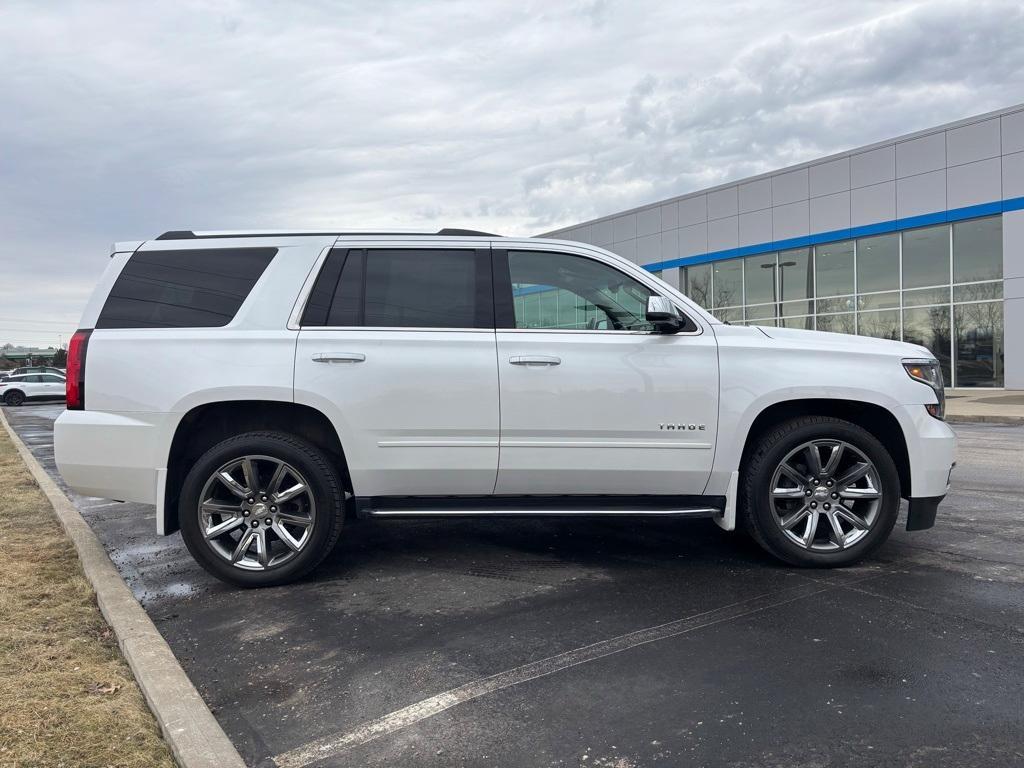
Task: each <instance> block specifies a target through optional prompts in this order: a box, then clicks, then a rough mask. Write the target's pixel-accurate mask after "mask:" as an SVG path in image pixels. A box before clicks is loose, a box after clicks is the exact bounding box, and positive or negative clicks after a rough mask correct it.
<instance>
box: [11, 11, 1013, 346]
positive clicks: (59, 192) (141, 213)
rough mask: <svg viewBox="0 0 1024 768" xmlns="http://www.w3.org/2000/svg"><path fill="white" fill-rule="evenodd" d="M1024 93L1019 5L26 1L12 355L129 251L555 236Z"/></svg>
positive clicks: (15, 20) (15, 152)
mask: <svg viewBox="0 0 1024 768" xmlns="http://www.w3.org/2000/svg"><path fill="white" fill-rule="evenodd" d="M1021 101H1024V8H1022V5H1021V3H1020V2H1019V1H1018V0H1005V1H1003V0H1000V1H999V2H986V1H985V0H971V1H969V2H925V3H921V2H907V3H900V2H891V1H888V2H878V1H875V0H859V1H858V2H847V0H831V2H829V1H828V0H825V1H824V2H823V0H787V2H774V3H772V2H749V1H748V2H737V1H734V0H713V2H704V1H703V0H692V1H691V2H668V1H667V0H663V1H662V2H649V1H647V0H572V1H569V2H558V0H548V1H547V2H533V1H532V0H509V1H507V2H506V1H505V0H501V1H499V0H453V1H452V2H438V1H436V0H435V1H433V2H411V1H408V0H406V1H402V0H365V1H364V2H333V1H332V0H306V1H305V2H300V1H299V0H291V2H284V1H283V0H282V1H281V2H264V1H258V0H253V1H252V2H242V1H241V0H206V1H205V2H182V1H181V0H179V1H178V2H174V3H140V2H137V0H132V1H131V2H62V1H60V0H48V1H47V2H38V1H37V0H30V1H28V2H18V1H17V0H3V1H2V3H0V104H3V117H2V118H0V235H2V237H0V344H3V343H4V342H7V341H9V342H15V343H34V344H40V343H42V344H56V342H57V339H58V335H59V334H62V335H63V338H64V341H65V342H66V340H67V336H68V334H69V333H70V332H71V331H73V330H74V328H75V327H76V324H77V319H78V316H79V313H80V312H81V309H82V306H83V304H84V302H85V299H86V298H87V296H88V294H89V292H90V291H91V290H92V286H93V284H94V282H95V280H96V278H97V276H98V275H99V273H100V271H101V270H102V269H103V266H104V264H105V262H106V259H107V254H108V247H109V244H110V243H111V242H112V241H114V240H133V239H145V238H149V237H153V236H155V235H156V234H158V233H160V232H162V231H164V230H167V229H227V228H279V227H295V228H334V227H338V228H350V229H364V228H375V227H395V228H402V229H404V228H427V229H430V228H435V227H441V226H463V227H476V228H480V229H486V230H488V231H495V232H502V233H507V234H535V233H537V232H540V231H545V230H550V229H554V228H556V227H558V226H561V225H567V224H572V223H575V222H578V221H581V220H584V219H589V218H593V217H595V216H599V215H603V214H607V213H612V212H614V211H617V210H620V209H623V208H627V207H631V206H635V205H639V204H641V203H645V202H651V201H655V200H658V199H661V198H664V197H669V196H672V195H677V194H682V193H684V192H688V191H692V190H695V189H700V188H702V187H705V186H710V185H712V184H717V183H720V182H723V181H727V180H729V179H736V178H742V177H744V176H748V175H750V174H754V173H759V172H762V171H767V170H771V169H773V168H778V167H781V166H784V165H788V164H792V163H796V162H801V161H804V160H810V159H813V158H815V157H817V156H821V155H824V154H828V153H831V152H836V151H840V150H844V149H849V148H851V147H855V146H858V145H862V144H867V143H870V142H872V141H877V140H880V139H884V138H889V137H891V136H895V135H898V134H901V133H907V132H910V131H913V130H917V129H920V128H926V127H929V126H932V125H936V124H939V123H942V122H946V121H950V120H956V119H959V118H962V117H966V116H969V115H972V114H977V113H981V112H985V111H988V110H991V109H996V108H999V107H1003V106H1007V105H1010V104H1014V103H1017V102H1021Z"/></svg>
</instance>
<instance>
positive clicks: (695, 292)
mask: <svg viewBox="0 0 1024 768" xmlns="http://www.w3.org/2000/svg"><path fill="white" fill-rule="evenodd" d="M685 292H686V295H687V296H689V297H690V298H691V299H693V300H694V301H695V302H697V304H699V305H700V306H702V307H703V308H704V309H710V308H711V265H710V264H695V265H694V266H692V267H687V268H686V291H685Z"/></svg>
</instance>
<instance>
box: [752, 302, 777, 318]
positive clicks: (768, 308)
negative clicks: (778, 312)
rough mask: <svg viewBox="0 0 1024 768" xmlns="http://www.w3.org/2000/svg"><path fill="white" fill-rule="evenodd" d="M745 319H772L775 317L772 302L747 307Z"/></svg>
mask: <svg viewBox="0 0 1024 768" xmlns="http://www.w3.org/2000/svg"><path fill="white" fill-rule="evenodd" d="M746 316H747V320H757V321H761V320H774V319H775V305H774V304H758V305H756V306H753V307H747V310H746Z"/></svg>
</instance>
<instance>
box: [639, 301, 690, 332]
mask: <svg viewBox="0 0 1024 768" xmlns="http://www.w3.org/2000/svg"><path fill="white" fill-rule="evenodd" d="M646 319H647V322H649V323H650V324H651V325H653V326H654V330H655V332H656V333H678V332H679V330H680V329H681V328H682V327H683V321H682V319H681V318H680V317H679V314H678V313H677V312H676V308H675V307H674V306H673V305H672V302H671V301H670V300H669V299H667V298H666V297H665V296H648V297H647V318H646Z"/></svg>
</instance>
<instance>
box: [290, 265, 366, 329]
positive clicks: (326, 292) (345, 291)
mask: <svg viewBox="0 0 1024 768" xmlns="http://www.w3.org/2000/svg"><path fill="white" fill-rule="evenodd" d="M362 295H363V251H362V250H346V249H336V250H333V251H331V253H330V254H329V255H328V257H327V260H326V261H325V262H324V266H323V268H322V269H321V270H320V274H319V275H318V276H317V278H316V283H314V284H313V290H312V291H311V292H310V294H309V301H308V302H307V303H306V309H305V311H304V312H303V313H302V324H303V325H331V326H340V327H345V326H353V325H362V324H363V321H362V312H363V306H362Z"/></svg>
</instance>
